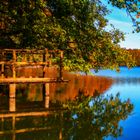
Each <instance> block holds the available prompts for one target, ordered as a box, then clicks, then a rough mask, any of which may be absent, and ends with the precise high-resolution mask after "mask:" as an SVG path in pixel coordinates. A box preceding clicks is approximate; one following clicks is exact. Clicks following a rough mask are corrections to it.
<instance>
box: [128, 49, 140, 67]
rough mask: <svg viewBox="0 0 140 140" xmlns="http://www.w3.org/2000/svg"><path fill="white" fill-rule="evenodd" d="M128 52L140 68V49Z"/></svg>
mask: <svg viewBox="0 0 140 140" xmlns="http://www.w3.org/2000/svg"><path fill="white" fill-rule="evenodd" d="M128 52H129V53H130V54H131V55H132V58H133V59H134V60H135V65H136V66H140V49H128Z"/></svg>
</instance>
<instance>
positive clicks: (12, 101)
mask: <svg viewBox="0 0 140 140" xmlns="http://www.w3.org/2000/svg"><path fill="white" fill-rule="evenodd" d="M9 111H10V112H14V111H16V84H10V85H9Z"/></svg>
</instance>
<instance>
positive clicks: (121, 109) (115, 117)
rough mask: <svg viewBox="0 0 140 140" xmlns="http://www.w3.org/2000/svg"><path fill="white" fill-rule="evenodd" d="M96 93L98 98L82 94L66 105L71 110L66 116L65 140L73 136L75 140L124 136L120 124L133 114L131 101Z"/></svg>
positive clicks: (117, 96)
mask: <svg viewBox="0 0 140 140" xmlns="http://www.w3.org/2000/svg"><path fill="white" fill-rule="evenodd" d="M96 93H97V96H96V97H88V96H84V95H82V94H81V95H80V96H78V97H77V98H76V99H75V100H74V101H69V102H68V103H67V104H65V106H67V107H68V109H69V111H68V112H67V113H65V114H64V119H65V120H64V122H65V123H64V128H65V129H64V135H65V136H66V138H65V139H69V137H72V136H73V139H75V140H80V139H81V138H82V139H83V140H92V139H95V140H96V139H104V138H105V137H108V136H112V137H116V138H117V137H119V136H121V135H122V130H123V128H122V127H121V126H120V125H119V122H120V120H125V119H126V118H127V117H128V115H130V114H131V112H132V110H133V105H132V104H131V103H130V101H129V99H128V100H127V101H121V100H120V97H119V94H117V95H116V96H115V97H113V96H107V97H104V96H102V95H99V94H98V92H97V91H96ZM65 117H66V118H65ZM68 118H69V119H68Z"/></svg>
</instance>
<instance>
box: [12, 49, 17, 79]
mask: <svg viewBox="0 0 140 140" xmlns="http://www.w3.org/2000/svg"><path fill="white" fill-rule="evenodd" d="M15 63H16V50H13V66H12V71H13V78H16V67H15Z"/></svg>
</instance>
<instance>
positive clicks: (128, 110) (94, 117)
mask: <svg viewBox="0 0 140 140" xmlns="http://www.w3.org/2000/svg"><path fill="white" fill-rule="evenodd" d="M91 72H92V73H93V74H94V75H96V76H85V75H82V76H81V75H75V76H74V75H73V74H71V75H69V74H68V75H66V77H65V78H67V79H69V80H70V82H69V83H68V84H66V83H64V84H58V85H54V84H52V85H51V86H50V91H51V95H50V110H44V109H42V108H43V102H42V96H40V90H42V85H39V87H38V86H35V85H20V86H19V89H18V92H17V113H16V114H18V115H17V118H16V119H15V118H14V117H15V115H14V113H13V114H12V113H9V112H8V113H9V114H10V115H11V116H9V117H7V118H6V119H3V117H1V121H0V139H2V140H25V139H26V140H87V139H88V140H101V139H105V140H113V139H114V140H116V139H117V140H133V139H135V140H138V139H140V134H139V132H140V109H139V108H140V68H139V67H135V68H132V69H127V68H126V67H121V68H120V72H119V73H118V72H116V71H112V70H100V71H99V72H98V73H95V72H94V71H93V70H91ZM64 76H65V75H64ZM4 89H6V90H5V91H6V92H7V88H6V87H3V86H1V94H0V110H2V111H3V109H8V106H7V107H6V105H8V96H7V94H4V93H3V92H4ZM21 89H22V90H21ZM25 89H28V90H29V89H30V91H26V90H25ZM21 91H22V92H23V91H24V93H22V92H21ZM36 91H37V92H36ZM99 93H100V94H99ZM101 93H102V94H101ZM118 93H119V95H118ZM88 95H90V96H94V97H93V98H90V96H88ZM23 97H24V98H23ZM21 98H22V99H24V100H23V101H22V102H21ZM128 99H129V100H128ZM5 101H6V102H5ZM66 101H67V102H66ZM130 103H131V104H130ZM3 107H4V108H3ZM25 108H26V109H29V110H30V111H31V112H29V110H26V111H24V109H25ZM34 108H35V110H34ZM62 108H65V109H64V110H63V109H62ZM35 111H38V112H39V114H40V115H36V114H38V112H37V113H36V112H35ZM44 111H45V112H44ZM47 111H48V112H49V113H48V112H47ZM20 112H21V113H20ZM28 112H29V115H28ZM31 114H32V115H31ZM41 114H42V115H41ZM22 115H23V116H25V115H27V116H26V117H22ZM1 116H2V115H1ZM15 120H16V122H15ZM11 130H12V131H11ZM4 132H6V133H4ZM121 134H122V135H121ZM112 135H113V136H114V137H115V138H114V137H112ZM120 135H121V136H120Z"/></svg>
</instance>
